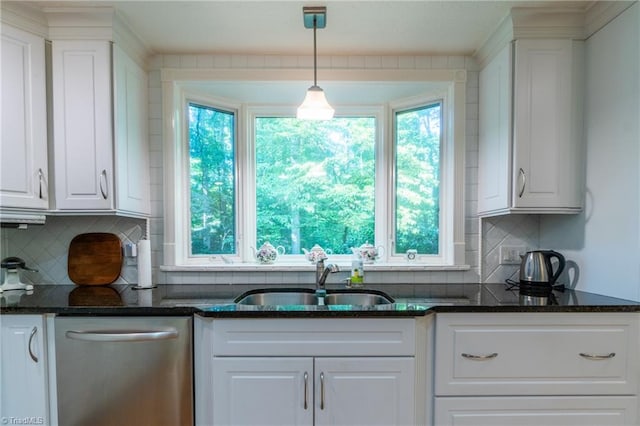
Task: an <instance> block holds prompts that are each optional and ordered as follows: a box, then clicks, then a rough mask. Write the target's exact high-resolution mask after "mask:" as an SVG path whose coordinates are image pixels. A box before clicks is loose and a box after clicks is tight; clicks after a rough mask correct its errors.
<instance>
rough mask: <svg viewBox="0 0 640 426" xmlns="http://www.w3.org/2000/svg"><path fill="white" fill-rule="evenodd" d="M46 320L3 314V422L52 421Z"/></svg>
mask: <svg viewBox="0 0 640 426" xmlns="http://www.w3.org/2000/svg"><path fill="white" fill-rule="evenodd" d="M44 324H45V322H44V318H43V317H42V316H41V315H0V330H1V334H2V346H0V355H2V356H1V358H2V367H1V370H0V374H1V375H0V416H1V417H2V423H3V424H38V425H48V424H50V422H49V414H48V413H49V399H48V390H47V386H48V380H47V352H46V344H45V342H46V337H45V326H44Z"/></svg>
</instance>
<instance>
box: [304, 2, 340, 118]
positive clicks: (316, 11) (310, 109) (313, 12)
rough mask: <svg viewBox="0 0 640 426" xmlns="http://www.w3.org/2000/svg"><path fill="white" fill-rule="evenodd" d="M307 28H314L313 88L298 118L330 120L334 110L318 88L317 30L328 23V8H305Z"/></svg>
mask: <svg viewBox="0 0 640 426" xmlns="http://www.w3.org/2000/svg"><path fill="white" fill-rule="evenodd" d="M302 16H303V20H304V27H305V28H313V86H311V87H309V89H308V90H307V95H306V96H305V98H304V101H303V102H302V105H300V106H299V107H298V113H297V117H298V118H299V119H303V120H330V119H331V118H333V113H334V110H333V108H331V105H329V103H328V102H327V98H326V97H325V96H324V91H323V90H322V88H320V86H318V55H317V48H316V30H317V29H318V28H324V27H325V26H326V23H327V8H326V7H324V6H305V7H303V8H302Z"/></svg>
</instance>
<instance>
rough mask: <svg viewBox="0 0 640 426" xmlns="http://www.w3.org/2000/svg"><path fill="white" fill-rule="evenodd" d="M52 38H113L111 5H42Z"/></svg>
mask: <svg viewBox="0 0 640 426" xmlns="http://www.w3.org/2000/svg"><path fill="white" fill-rule="evenodd" d="M42 11H43V12H44V14H45V15H46V17H47V21H48V22H49V37H51V39H54V40H64V39H79V38H81V39H84V40H108V41H112V40H113V19H114V13H115V12H114V10H113V8H112V7H103V6H98V7H44V8H42Z"/></svg>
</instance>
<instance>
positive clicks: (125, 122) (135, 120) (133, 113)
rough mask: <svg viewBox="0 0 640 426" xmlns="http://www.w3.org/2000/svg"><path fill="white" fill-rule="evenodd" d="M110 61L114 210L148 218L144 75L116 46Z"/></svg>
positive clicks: (145, 91) (145, 83)
mask: <svg viewBox="0 0 640 426" xmlns="http://www.w3.org/2000/svg"><path fill="white" fill-rule="evenodd" d="M113 61H114V85H115V91H114V93H115V102H114V115H115V141H114V146H115V165H116V175H115V178H116V188H117V191H116V208H117V209H118V210H120V211H123V212H131V213H139V214H143V215H149V214H151V207H150V187H149V138H148V131H147V128H148V126H147V117H148V113H147V73H146V72H145V71H144V70H143V69H142V68H141V67H140V66H139V65H138V64H136V63H135V61H133V60H132V59H131V58H130V57H129V56H127V55H126V54H125V53H124V51H123V50H122V49H120V48H119V47H118V46H117V45H114V47H113Z"/></svg>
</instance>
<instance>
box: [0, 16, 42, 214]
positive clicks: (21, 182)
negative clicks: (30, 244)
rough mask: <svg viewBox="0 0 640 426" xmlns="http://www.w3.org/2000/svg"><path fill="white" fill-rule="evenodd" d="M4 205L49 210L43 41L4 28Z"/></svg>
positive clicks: (0, 171) (0, 188) (0, 47)
mask: <svg viewBox="0 0 640 426" xmlns="http://www.w3.org/2000/svg"><path fill="white" fill-rule="evenodd" d="M0 52H1V55H2V57H1V59H0V62H1V63H2V74H1V76H2V78H1V79H2V121H1V122H2V126H0V128H1V129H2V138H1V139H0V207H16V208H30V209H31V208H32V209H47V208H49V198H48V194H47V192H48V188H47V178H48V174H47V173H48V172H47V111H46V91H45V59H44V56H45V54H44V39H43V38H42V37H39V36H36V35H34V34H31V33H28V32H26V31H22V30H20V29H17V28H14V27H11V26H9V25H6V24H4V23H3V24H2V43H1V44H0Z"/></svg>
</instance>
